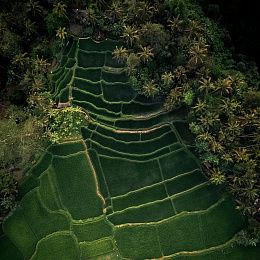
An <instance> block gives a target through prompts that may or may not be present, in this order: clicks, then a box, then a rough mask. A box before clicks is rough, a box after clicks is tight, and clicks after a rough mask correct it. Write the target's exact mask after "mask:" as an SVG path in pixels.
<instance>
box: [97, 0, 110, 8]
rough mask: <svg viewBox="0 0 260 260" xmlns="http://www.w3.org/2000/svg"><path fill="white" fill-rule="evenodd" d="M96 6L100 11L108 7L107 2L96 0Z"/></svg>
mask: <svg viewBox="0 0 260 260" xmlns="http://www.w3.org/2000/svg"><path fill="white" fill-rule="evenodd" d="M95 4H96V6H97V8H98V9H99V10H102V9H104V8H105V7H106V6H107V2H106V1H105V0H96V1H95Z"/></svg>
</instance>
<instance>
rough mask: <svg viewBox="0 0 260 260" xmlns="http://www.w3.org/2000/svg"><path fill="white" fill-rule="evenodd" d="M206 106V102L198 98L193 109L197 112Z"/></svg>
mask: <svg viewBox="0 0 260 260" xmlns="http://www.w3.org/2000/svg"><path fill="white" fill-rule="evenodd" d="M206 108H207V104H206V102H205V101H201V100H200V99H198V101H197V104H196V105H195V106H194V107H193V109H194V110H195V111H196V112H198V113H200V112H203V111H205V110H206Z"/></svg>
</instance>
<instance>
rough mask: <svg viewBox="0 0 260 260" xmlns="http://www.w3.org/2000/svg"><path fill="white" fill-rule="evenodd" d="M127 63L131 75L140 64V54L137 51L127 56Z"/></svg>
mask: <svg viewBox="0 0 260 260" xmlns="http://www.w3.org/2000/svg"><path fill="white" fill-rule="evenodd" d="M126 64H127V73H128V74H129V75H131V74H132V73H134V72H135V71H136V69H137V67H138V66H139V65H140V58H139V56H137V55H136V54H135V53H131V54H130V55H129V56H128V57H127V61H126Z"/></svg>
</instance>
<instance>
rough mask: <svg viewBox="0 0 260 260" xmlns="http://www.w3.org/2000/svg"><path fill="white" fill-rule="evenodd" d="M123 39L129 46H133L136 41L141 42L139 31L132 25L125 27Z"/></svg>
mask: <svg viewBox="0 0 260 260" xmlns="http://www.w3.org/2000/svg"><path fill="white" fill-rule="evenodd" d="M122 38H124V39H125V40H126V42H127V44H128V45H130V46H132V45H133V43H134V42H135V41H138V40H139V35H138V30H137V29H136V28H134V27H133V26H130V25H124V31H123V35H122Z"/></svg>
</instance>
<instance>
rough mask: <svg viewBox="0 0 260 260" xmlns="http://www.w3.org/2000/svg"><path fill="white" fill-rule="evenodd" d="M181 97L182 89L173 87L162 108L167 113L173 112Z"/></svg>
mask: <svg viewBox="0 0 260 260" xmlns="http://www.w3.org/2000/svg"><path fill="white" fill-rule="evenodd" d="M182 96H183V89H182V88H181V87H175V88H173V89H172V90H171V91H170V94H169V95H168V96H167V98H166V100H165V102H164V108H165V109H166V110H168V111H171V110H173V109H174V108H176V107H177V106H179V105H180V103H181V99H182Z"/></svg>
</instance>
